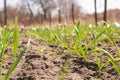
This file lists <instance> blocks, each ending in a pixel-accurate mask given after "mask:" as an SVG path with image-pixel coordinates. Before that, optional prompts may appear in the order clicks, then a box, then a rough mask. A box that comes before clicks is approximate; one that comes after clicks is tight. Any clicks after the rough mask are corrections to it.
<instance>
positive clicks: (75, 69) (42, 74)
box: [3, 36, 120, 80]
mask: <svg viewBox="0 0 120 80" xmlns="http://www.w3.org/2000/svg"><path fill="white" fill-rule="evenodd" d="M27 39H28V36H21V37H20V46H19V51H21V50H22V48H23V47H24V45H25V44H26V43H27ZM105 48H106V49H108V50H110V52H112V51H113V52H116V51H115V50H114V48H113V47H111V46H109V45H105ZM9 51H11V49H8V51H7V52H6V54H7V55H8V53H9ZM9 54H10V53H9ZM88 54H89V56H87V60H86V61H85V60H84V59H83V58H82V57H79V56H78V55H75V54H73V53H70V52H67V51H65V50H64V49H62V48H60V47H58V46H56V45H51V44H49V43H46V42H43V41H40V40H38V39H35V38H32V40H31V44H30V46H29V48H28V50H27V51H26V53H25V54H24V56H23V57H22V59H21V61H20V63H19V64H18V66H17V68H16V69H15V71H14V72H13V73H12V75H11V76H10V78H9V80H90V79H95V78H98V79H101V80H116V79H118V80H119V79H120V76H119V75H118V73H117V72H116V70H115V69H114V68H113V67H112V65H111V64H109V65H107V66H106V67H104V68H103V70H102V72H99V70H98V66H97V64H96V63H95V61H94V54H92V53H89V52H88ZM113 54H114V55H115V53H113ZM103 55H104V53H103ZM69 56H70V57H69ZM115 56H116V55H115ZM12 62H13V61H12V60H10V59H6V60H5V63H4V65H3V71H4V72H3V75H4V74H5V73H6V71H7V70H8V69H9V67H10V65H11V64H12Z"/></svg>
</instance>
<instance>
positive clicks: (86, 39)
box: [28, 23, 120, 74]
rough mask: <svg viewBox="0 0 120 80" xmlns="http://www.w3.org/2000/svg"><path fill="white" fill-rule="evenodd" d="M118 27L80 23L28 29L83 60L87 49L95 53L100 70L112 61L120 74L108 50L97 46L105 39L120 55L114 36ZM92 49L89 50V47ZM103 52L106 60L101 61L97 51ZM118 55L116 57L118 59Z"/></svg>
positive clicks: (115, 36) (30, 32) (29, 31)
mask: <svg viewBox="0 0 120 80" xmlns="http://www.w3.org/2000/svg"><path fill="white" fill-rule="evenodd" d="M119 30H120V29H119V28H118V27H115V26H112V25H111V26H107V25H102V26H97V27H96V26H94V25H92V27H88V26H87V25H86V26H81V25H80V23H78V24H77V25H71V26H66V25H64V26H57V27H56V28H44V29H42V28H37V29H36V30H32V29H30V30H28V33H29V34H30V35H35V36H37V37H38V38H40V39H41V40H43V41H46V42H50V43H52V44H57V45H59V46H60V47H62V48H64V49H67V50H70V51H72V52H74V53H76V54H77V55H79V56H82V57H83V58H84V60H85V61H86V60H87V55H88V51H89V52H91V53H94V54H95V61H96V64H97V65H98V69H99V70H100V71H102V69H103V67H104V66H106V64H108V63H112V65H113V66H114V68H115V69H116V71H117V72H118V74H120V69H119V66H118V65H117V63H116V58H114V57H113V56H112V55H111V54H110V53H109V51H107V50H105V49H103V47H102V46H101V47H98V46H97V44H98V43H100V42H103V41H106V42H107V44H112V45H114V46H116V49H117V50H118V55H119V56H120V50H119V47H118V46H117V45H116V40H117V39H116V38H119V35H120V32H119ZM91 47H93V48H92V50H89V48H91ZM98 51H99V52H101V53H102V52H103V53H105V54H106V57H107V58H108V61H106V63H103V61H102V57H99V56H98V53H97V52H98ZM119 56H118V58H117V59H119Z"/></svg>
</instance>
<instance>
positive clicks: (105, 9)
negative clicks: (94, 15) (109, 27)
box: [103, 0, 107, 22]
mask: <svg viewBox="0 0 120 80" xmlns="http://www.w3.org/2000/svg"><path fill="white" fill-rule="evenodd" d="M103 21H105V22H107V0H105V5H104V17H103Z"/></svg>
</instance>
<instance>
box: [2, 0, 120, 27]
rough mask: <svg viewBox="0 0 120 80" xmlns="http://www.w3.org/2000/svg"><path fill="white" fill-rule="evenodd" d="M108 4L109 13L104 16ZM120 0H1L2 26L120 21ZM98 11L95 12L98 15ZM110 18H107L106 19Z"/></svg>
mask: <svg viewBox="0 0 120 80" xmlns="http://www.w3.org/2000/svg"><path fill="white" fill-rule="evenodd" d="M105 1H106V6H107V7H106V9H107V11H106V13H105ZM119 4H120V0H0V25H5V24H6V22H11V23H13V22H14V19H15V17H18V19H19V25H23V26H29V25H35V24H41V25H44V24H49V25H55V24H58V23H61V24H70V23H77V22H78V21H79V20H80V22H81V24H90V23H95V13H96V14H97V16H96V17H97V21H98V22H99V21H103V20H104V18H106V19H107V22H115V21H116V22H120V15H119V14H120V5H119ZM95 9H96V12H95ZM105 16H107V17H105Z"/></svg>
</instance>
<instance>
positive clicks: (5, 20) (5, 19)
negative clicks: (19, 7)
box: [4, 0, 7, 25]
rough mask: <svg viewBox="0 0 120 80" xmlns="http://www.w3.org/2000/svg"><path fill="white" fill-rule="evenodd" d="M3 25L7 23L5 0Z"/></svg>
mask: <svg viewBox="0 0 120 80" xmlns="http://www.w3.org/2000/svg"><path fill="white" fill-rule="evenodd" d="M4 25H7V5H6V0H4Z"/></svg>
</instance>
